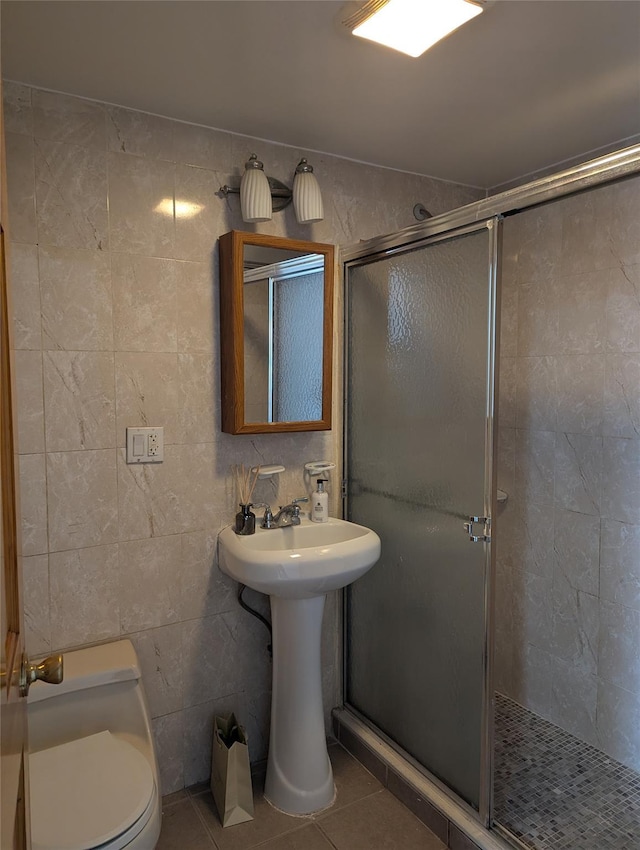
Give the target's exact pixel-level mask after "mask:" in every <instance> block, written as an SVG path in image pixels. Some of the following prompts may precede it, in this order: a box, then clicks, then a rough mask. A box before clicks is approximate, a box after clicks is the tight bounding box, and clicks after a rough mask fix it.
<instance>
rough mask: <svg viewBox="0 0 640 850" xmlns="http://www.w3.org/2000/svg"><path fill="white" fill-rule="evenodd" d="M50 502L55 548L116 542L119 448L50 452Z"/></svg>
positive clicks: (50, 527) (48, 473) (48, 498)
mask: <svg viewBox="0 0 640 850" xmlns="http://www.w3.org/2000/svg"><path fill="white" fill-rule="evenodd" d="M47 505H48V520H49V546H50V551H51V552H58V551H61V550H64V549H81V548H84V547H87V546H98V545H100V544H104V543H115V542H116V541H117V540H118V503H117V481H116V452H115V450H114V449H102V450H95V451H82V452H49V453H48V454H47Z"/></svg>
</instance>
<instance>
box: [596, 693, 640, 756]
mask: <svg viewBox="0 0 640 850" xmlns="http://www.w3.org/2000/svg"><path fill="white" fill-rule="evenodd" d="M638 729H640V706H639V705H638V695H637V694H634V693H631V692H630V691H627V690H625V689H624V688H617V687H616V686H615V685H611V684H610V683H609V682H603V681H600V682H599V683H598V723H597V732H598V739H599V742H600V746H601V747H602V749H603V750H604V751H605V752H606V753H609V755H611V756H612V757H613V758H614V759H617V760H618V761H620V762H622V763H623V764H626V765H628V766H629V767H631V768H633V770H636V771H638V772H640V739H639V738H638V735H637V730H638Z"/></svg>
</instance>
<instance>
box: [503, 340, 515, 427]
mask: <svg viewBox="0 0 640 850" xmlns="http://www.w3.org/2000/svg"><path fill="white" fill-rule="evenodd" d="M516 366H517V360H516V358H515V357H501V358H500V376H499V387H498V417H499V421H500V425H501V427H502V428H515V427H516V390H517V383H516V380H517V376H516Z"/></svg>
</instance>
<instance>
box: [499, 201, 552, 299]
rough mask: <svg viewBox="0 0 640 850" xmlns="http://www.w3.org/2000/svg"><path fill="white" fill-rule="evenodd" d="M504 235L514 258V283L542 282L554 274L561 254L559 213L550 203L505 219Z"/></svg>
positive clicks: (533, 283) (544, 282)
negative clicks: (515, 280)
mask: <svg viewBox="0 0 640 850" xmlns="http://www.w3.org/2000/svg"><path fill="white" fill-rule="evenodd" d="M504 238H505V242H507V244H510V245H511V246H512V248H511V251H512V253H514V254H515V256H516V259H517V264H516V274H517V282H518V283H526V284H532V285H535V284H543V285H545V284H546V282H547V281H549V280H551V279H553V278H555V277H556V276H557V274H558V272H559V269H560V260H561V256H562V215H561V213H560V211H559V210H558V209H556V207H555V206H554V205H550V206H546V207H540V208H537V209H531V210H527V211H526V212H524V213H522V214H521V215H518V216H516V217H514V218H511V219H509V221H508V226H507V227H505V236H504Z"/></svg>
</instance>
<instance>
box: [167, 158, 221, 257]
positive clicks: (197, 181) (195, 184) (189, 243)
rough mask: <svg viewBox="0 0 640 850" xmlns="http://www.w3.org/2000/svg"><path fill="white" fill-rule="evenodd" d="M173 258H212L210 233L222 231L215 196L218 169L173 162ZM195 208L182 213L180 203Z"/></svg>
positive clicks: (218, 199)
mask: <svg viewBox="0 0 640 850" xmlns="http://www.w3.org/2000/svg"><path fill="white" fill-rule="evenodd" d="M175 180H176V254H175V255H176V257H179V258H180V259H182V260H195V261H200V262H205V261H209V262H210V261H211V259H212V257H213V251H214V243H213V242H212V240H211V234H212V233H223V232H224V204H223V202H222V201H221V200H220V198H219V197H218V196H217V195H216V192H218V190H219V189H220V176H219V175H218V173H217V172H214V171H207V170H205V169H203V168H193V167H192V166H190V165H176V176H175ZM183 204H187V205H189V208H195V209H196V210H197V213H196V215H189V214H187V215H185V214H183V213H182V205H183Z"/></svg>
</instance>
